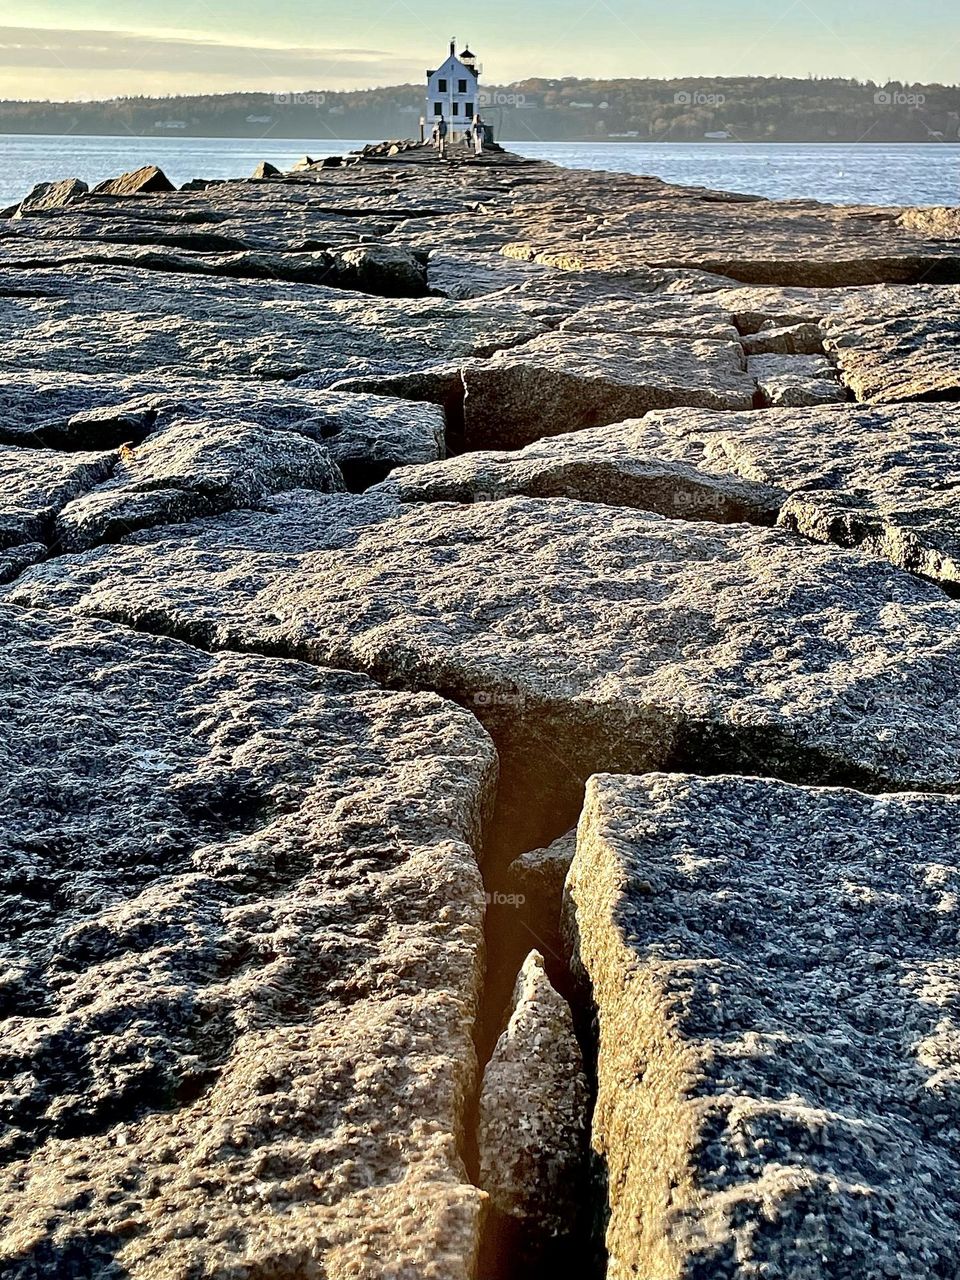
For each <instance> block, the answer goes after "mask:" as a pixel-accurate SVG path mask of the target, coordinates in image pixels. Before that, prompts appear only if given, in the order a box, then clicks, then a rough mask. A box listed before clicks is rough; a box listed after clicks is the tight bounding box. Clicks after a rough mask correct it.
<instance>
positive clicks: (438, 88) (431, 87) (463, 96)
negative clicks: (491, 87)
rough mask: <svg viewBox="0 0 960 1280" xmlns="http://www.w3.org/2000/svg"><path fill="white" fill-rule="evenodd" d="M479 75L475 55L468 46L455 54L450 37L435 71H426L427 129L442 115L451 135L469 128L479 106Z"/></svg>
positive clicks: (456, 134) (454, 46) (454, 42)
mask: <svg viewBox="0 0 960 1280" xmlns="http://www.w3.org/2000/svg"><path fill="white" fill-rule="evenodd" d="M479 75H480V67H479V66H478V64H477V59H476V55H475V54H473V53H471V52H470V50H469V48H465V49H464V50H463V52H462V53H459V54H458V53H457V42H456V40H451V41H450V53H449V55H448V57H447V59H446V61H445V62H444V63H443V65H442V66H440V67H438V68H437V69H436V71H428V72H427V112H426V116H427V127H428V129H429V128H432V126H433V125H434V124H435V123H436V121H437V120H439V119H440V118H441V117H442V118H443V119H444V120H446V122H447V126H448V128H449V130H450V134H451V136H452V137H456V136H458V135H460V134H463V133H465V132H466V130H467V129H469V128H470V125H471V122H472V120H473V117H474V116H475V115H476V114H477V110H478V105H477V96H478V94H479Z"/></svg>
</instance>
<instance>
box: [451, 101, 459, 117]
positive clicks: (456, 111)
mask: <svg viewBox="0 0 960 1280" xmlns="http://www.w3.org/2000/svg"><path fill="white" fill-rule="evenodd" d="M453 114H454V115H455V116H458V115H459V114H460V103H459V102H455V103H454V104H453Z"/></svg>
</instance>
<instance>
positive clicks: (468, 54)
mask: <svg viewBox="0 0 960 1280" xmlns="http://www.w3.org/2000/svg"><path fill="white" fill-rule="evenodd" d="M476 56H477V55H476V54H475V53H471V52H470V50H469V49H464V51H463V53H461V54H460V57H461V58H475V57H476Z"/></svg>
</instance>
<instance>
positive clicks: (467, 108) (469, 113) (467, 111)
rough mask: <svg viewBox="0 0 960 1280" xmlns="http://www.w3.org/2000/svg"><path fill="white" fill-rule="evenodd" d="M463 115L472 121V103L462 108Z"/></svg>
mask: <svg viewBox="0 0 960 1280" xmlns="http://www.w3.org/2000/svg"><path fill="white" fill-rule="evenodd" d="M463 114H464V115H465V116H469V117H470V119H471V120H472V119H473V103H472V102H468V103H467V105H466V106H465V107H464V108H463Z"/></svg>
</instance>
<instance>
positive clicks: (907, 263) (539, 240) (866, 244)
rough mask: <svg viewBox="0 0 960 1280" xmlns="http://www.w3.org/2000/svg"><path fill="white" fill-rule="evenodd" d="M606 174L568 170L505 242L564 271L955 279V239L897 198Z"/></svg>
mask: <svg viewBox="0 0 960 1280" xmlns="http://www.w3.org/2000/svg"><path fill="white" fill-rule="evenodd" d="M603 183H604V199H603V200H602V201H600V202H598V201H597V200H596V189H595V187H596V175H595V174H590V173H585V174H584V175H583V176H582V177H581V176H579V175H578V176H577V177H573V176H572V175H571V174H570V172H569V171H566V172H564V173H563V192H564V201H565V203H564V204H561V202H560V201H559V200H558V201H557V202H556V204H554V203H553V199H552V197H554V196H555V194H556V192H555V191H551V190H549V187H548V188H547V189H546V190H545V191H544V195H543V197H542V198H541V199H540V200H538V201H537V202H536V203H531V206H530V207H529V208H528V209H524V210H522V213H521V216H519V217H518V216H517V214H516V213H514V216H513V217H512V219H511V222H512V224H513V226H515V227H516V228H517V232H516V234H514V236H513V237H512V240H510V241H509V242H508V243H507V244H505V245H504V250H503V251H504V252H505V253H506V254H508V255H510V256H511V257H515V258H518V259H519V260H521V261H527V262H536V263H539V264H542V265H545V266H552V267H555V268H557V269H560V270H565V271H585V270H590V271H604V272H608V273H609V274H610V275H611V276H613V275H617V274H623V273H624V272H626V271H629V270H630V269H631V268H633V267H636V266H644V265H645V266H657V267H686V268H693V269H696V270H700V271H706V272H713V273H717V274H719V275H724V276H730V277H732V278H733V279H735V280H741V281H743V282H744V283H745V284H755V285H776V286H783V287H797V286H800V287H807V288H839V287H845V286H846V287H849V286H864V285H867V286H869V285H875V284H877V283H878V282H881V281H883V282H888V283H893V284H913V283H916V282H919V281H924V280H927V281H931V282H934V283H937V284H940V283H956V282H957V280H958V279H960V260H958V257H957V252H956V246H955V244H954V243H952V242H951V241H950V240H949V239H944V238H943V236H942V234H941V233H940V232H939V231H935V230H934V229H933V228H932V227H929V226H923V227H921V226H919V225H917V226H910V225H908V224H907V223H906V222H905V221H904V220H903V217H902V211H900V210H893V209H886V210H884V209H868V208H854V207H849V208H840V207H837V206H830V205H825V204H818V203H816V202H815V201H812V200H811V201H799V200H795V201H789V202H787V201H772V200H762V199H760V198H758V197H752V198H746V197H741V196H734V195H731V194H730V193H720V192H706V191H703V190H699V191H697V190H695V189H692V188H681V187H670V186H667V185H665V184H663V183H658V182H657V181H656V180H655V179H654V180H651V179H644V178H640V177H633V176H627V175H615V174H607V173H605V174H604V175H603ZM578 198H579V199H582V200H583V205H582V206H581V207H578ZM614 209H616V211H617V212H616V213H613V212H612V210H614Z"/></svg>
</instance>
